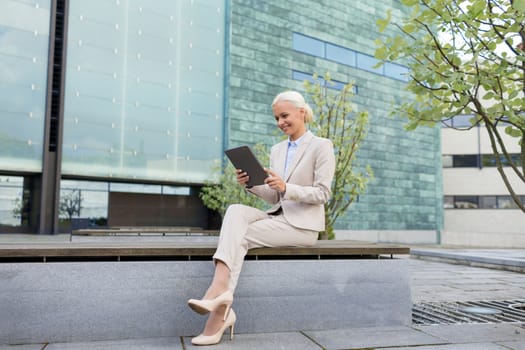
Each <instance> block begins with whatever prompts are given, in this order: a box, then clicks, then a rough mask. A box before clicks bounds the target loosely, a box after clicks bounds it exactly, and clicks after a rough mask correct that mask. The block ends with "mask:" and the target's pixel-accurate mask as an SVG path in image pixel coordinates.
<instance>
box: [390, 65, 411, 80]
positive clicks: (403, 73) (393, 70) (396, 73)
mask: <svg viewBox="0 0 525 350" xmlns="http://www.w3.org/2000/svg"><path fill="white" fill-rule="evenodd" d="M385 75H386V76H387V77H390V78H394V79H397V80H402V81H408V80H409V78H410V71H409V70H408V68H407V67H405V66H401V65H399V64H395V63H391V62H385Z"/></svg>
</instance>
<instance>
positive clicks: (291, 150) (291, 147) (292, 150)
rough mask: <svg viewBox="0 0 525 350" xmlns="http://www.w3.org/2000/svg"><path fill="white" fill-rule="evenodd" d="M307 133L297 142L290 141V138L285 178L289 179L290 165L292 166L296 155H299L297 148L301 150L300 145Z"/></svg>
mask: <svg viewBox="0 0 525 350" xmlns="http://www.w3.org/2000/svg"><path fill="white" fill-rule="evenodd" d="M306 133H307V132H305V133H304V134H303V136H301V137H299V138H298V139H297V140H295V141H292V140H290V138H288V151H287V152H286V163H285V164H284V177H285V178H286V177H288V171H289V168H290V165H291V164H292V161H293V158H294V157H295V154H296V153H297V148H299V144H300V143H301V141H302V139H303V138H304V135H306Z"/></svg>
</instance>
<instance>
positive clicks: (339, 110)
mask: <svg viewBox="0 0 525 350" xmlns="http://www.w3.org/2000/svg"><path fill="white" fill-rule="evenodd" d="M332 85H333V84H332V82H331V80H330V77H329V75H328V74H327V75H326V76H325V77H324V79H323V78H319V77H318V76H314V82H313V83H310V82H307V81H306V82H305V88H306V93H307V96H306V97H307V98H310V100H311V101H312V108H313V111H314V122H313V123H312V125H311V126H310V128H311V130H312V131H313V133H314V134H316V135H317V136H321V137H326V138H329V139H331V140H332V142H333V144H334V149H335V157H336V170H335V175H334V181H333V182H332V188H331V190H332V198H331V199H330V201H329V202H328V203H327V204H326V205H325V219H326V230H325V231H324V232H321V233H320V234H319V238H320V239H333V238H334V224H335V222H336V220H337V218H338V217H339V216H340V215H342V214H343V213H344V212H345V211H346V210H347V209H348V207H349V206H350V204H351V203H353V202H354V201H355V200H356V199H357V197H358V196H359V194H361V193H362V192H363V191H364V190H365V189H366V185H367V182H368V179H369V178H370V177H371V176H373V174H372V170H371V169H370V167H369V166H366V167H365V168H364V169H363V170H356V168H357V166H356V164H355V163H356V157H357V151H358V149H359V146H360V145H361V143H362V141H363V140H364V138H365V136H366V126H367V124H368V113H366V112H364V111H362V112H356V111H355V109H354V106H353V104H352V103H351V101H350V100H351V98H352V96H353V84H348V85H346V86H344V87H343V89H342V90H340V91H337V90H334V89H331V88H330V87H331V86H332ZM254 151H255V153H256V155H257V157H258V158H259V159H260V160H261V162H262V163H263V164H267V163H268V162H269V156H268V151H267V146H266V145H263V144H257V145H256V146H255V150H254ZM226 164H227V165H226V166H225V167H224V171H222V172H221V170H222V168H221V167H217V168H215V169H214V171H215V172H216V173H217V172H218V173H220V175H219V176H218V180H217V181H210V182H208V183H207V184H205V186H204V187H203V188H202V190H201V193H200V198H201V199H202V201H203V203H204V205H205V206H206V207H208V208H210V209H212V210H216V211H218V212H219V213H220V214H221V215H224V212H225V211H226V208H227V207H228V205H230V204H232V203H243V204H246V205H251V206H255V207H257V208H260V209H263V208H264V207H265V206H266V204H265V203H264V202H263V201H262V200H260V199H259V198H258V197H256V196H254V195H252V194H250V193H248V192H246V191H245V190H244V189H243V188H242V187H241V186H239V185H237V180H236V177H235V173H234V169H233V167H232V166H231V164H229V163H228V162H226Z"/></svg>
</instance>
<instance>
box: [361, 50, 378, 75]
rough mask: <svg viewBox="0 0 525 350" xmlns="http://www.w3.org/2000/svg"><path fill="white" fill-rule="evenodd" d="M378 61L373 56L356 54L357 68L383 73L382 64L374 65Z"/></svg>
mask: <svg viewBox="0 0 525 350" xmlns="http://www.w3.org/2000/svg"><path fill="white" fill-rule="evenodd" d="M378 63H379V61H378V60H376V59H375V58H374V57H372V56H370V55H365V54H362V53H358V54H357V68H360V69H362V70H366V71H369V72H372V73H377V74H383V68H384V66H380V67H375V65H377V64H378Z"/></svg>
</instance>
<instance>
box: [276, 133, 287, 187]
mask: <svg viewBox="0 0 525 350" xmlns="http://www.w3.org/2000/svg"><path fill="white" fill-rule="evenodd" d="M287 151H288V140H286V141H283V142H281V144H280V145H279V150H278V151H277V156H276V160H275V164H274V168H275V169H274V171H275V172H276V173H277V174H279V175H280V176H281V177H282V178H284V166H285V164H286V152H287Z"/></svg>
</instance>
